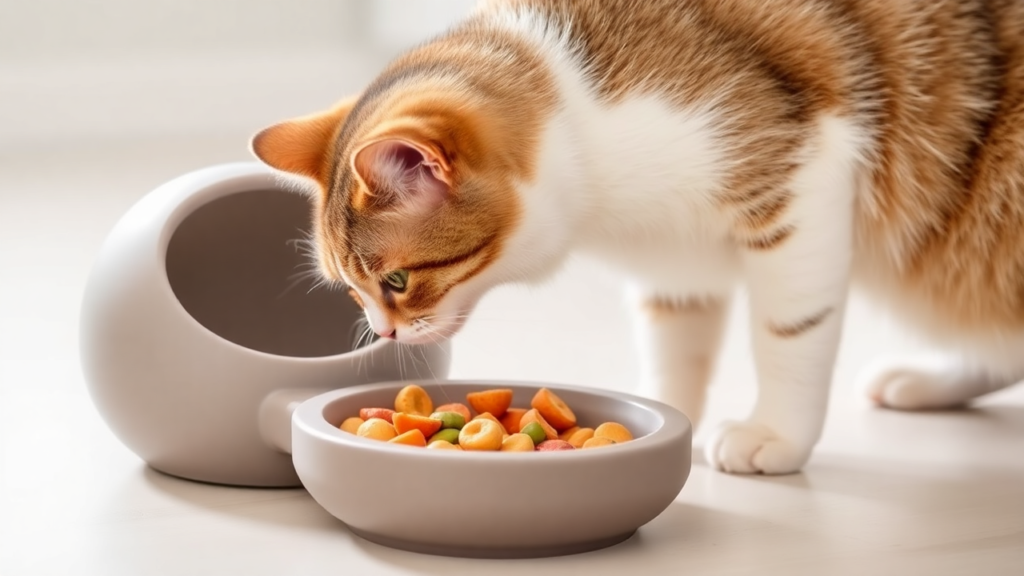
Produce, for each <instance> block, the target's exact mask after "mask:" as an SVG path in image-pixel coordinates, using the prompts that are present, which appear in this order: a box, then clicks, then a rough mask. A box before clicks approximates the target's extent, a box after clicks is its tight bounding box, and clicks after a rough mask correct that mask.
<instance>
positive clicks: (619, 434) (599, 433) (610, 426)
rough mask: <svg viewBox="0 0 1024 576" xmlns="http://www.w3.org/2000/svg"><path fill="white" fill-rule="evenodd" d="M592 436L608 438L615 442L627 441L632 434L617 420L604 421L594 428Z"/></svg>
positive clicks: (631, 437)
mask: <svg viewBox="0 0 1024 576" xmlns="http://www.w3.org/2000/svg"><path fill="white" fill-rule="evenodd" d="M594 438H608V439H609V440H614V441H615V442H618V443H622V442H629V441H630V440H632V439H633V435H632V434H630V432H629V430H628V429H627V428H626V427H625V426H623V425H622V424H619V423H618V422H605V423H604V424H601V425H600V426H598V427H597V428H596V429H595V430H594Z"/></svg>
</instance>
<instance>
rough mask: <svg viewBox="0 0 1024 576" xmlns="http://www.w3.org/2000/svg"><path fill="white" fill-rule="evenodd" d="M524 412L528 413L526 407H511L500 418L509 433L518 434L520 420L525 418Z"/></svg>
mask: <svg viewBox="0 0 1024 576" xmlns="http://www.w3.org/2000/svg"><path fill="white" fill-rule="evenodd" d="M523 414H526V409H525V408H509V409H508V410H506V411H505V415H504V416H502V417H501V418H499V419H498V420H500V421H501V425H502V426H504V427H505V430H508V433H509V434H516V433H517V432H519V421H520V420H522V419H523Z"/></svg>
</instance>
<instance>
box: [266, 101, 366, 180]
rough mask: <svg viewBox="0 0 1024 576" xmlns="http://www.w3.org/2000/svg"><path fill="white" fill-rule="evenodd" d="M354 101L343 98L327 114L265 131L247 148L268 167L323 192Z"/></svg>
mask: <svg viewBox="0 0 1024 576" xmlns="http://www.w3.org/2000/svg"><path fill="white" fill-rule="evenodd" d="M356 99H357V98H356V97H352V98H346V99H345V100H342V101H341V102H338V103H337V104H336V105H335V106H334V107H332V108H331V109H330V110H327V111H326V112H321V113H319V114H312V115H309V116H303V117H301V118H295V119H293V120H287V121H285V122H281V123H280V124H275V125H273V126H270V127H269V128H264V129H263V130H261V131H260V132H259V133H257V134H256V135H255V136H253V137H252V140H251V141H250V143H249V148H250V149H251V150H252V153H253V154H254V155H255V156H256V157H257V158H259V159H260V161H262V162H263V163H264V164H266V165H267V166H270V167H271V168H275V169H277V170H281V171H282V172H289V173H291V174H297V175H299V176H305V177H306V178H310V179H312V180H315V181H316V182H317V183H319V184H320V186H321V187H323V188H324V189H326V188H327V186H328V183H327V178H328V177H329V176H330V175H329V174H328V171H329V170H330V159H331V157H332V152H333V149H334V141H335V139H336V137H337V135H338V131H339V130H341V127H342V125H343V124H344V123H345V119H346V118H348V114H349V112H351V111H352V107H353V106H355V103H356Z"/></svg>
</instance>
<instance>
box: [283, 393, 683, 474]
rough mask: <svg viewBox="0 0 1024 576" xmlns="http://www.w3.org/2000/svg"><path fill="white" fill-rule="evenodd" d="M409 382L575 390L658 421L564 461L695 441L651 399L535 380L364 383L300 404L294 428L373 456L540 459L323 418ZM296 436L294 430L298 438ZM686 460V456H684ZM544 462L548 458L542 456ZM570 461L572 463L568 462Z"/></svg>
mask: <svg viewBox="0 0 1024 576" xmlns="http://www.w3.org/2000/svg"><path fill="white" fill-rule="evenodd" d="M408 384H423V385H450V386H458V387H464V388H468V387H470V386H473V387H512V386H514V387H526V388H535V389H539V388H542V387H544V388H550V389H551V390H552V391H554V392H555V393H559V392H560V391H571V392H575V393H582V394H589V395H594V396H601V397H604V398H607V399H610V400H613V401H616V402H620V403H623V404H629V405H633V406H636V407H639V408H641V409H643V410H645V411H647V412H649V413H653V414H655V415H656V416H657V417H658V418H659V419H660V422H659V425H658V426H657V428H656V429H655V430H654V431H653V432H651V433H650V434H646V435H644V436H640V437H638V438H636V439H634V440H631V441H629V442H627V443H624V444H622V445H618V446H614V447H611V449H609V450H566V451H557V452H558V454H559V455H560V456H562V457H563V458H566V457H567V458H604V459H607V458H613V457H615V456H627V455H629V454H632V453H634V452H636V451H650V450H658V449H660V448H665V447H666V445H668V444H673V443H675V442H677V441H679V438H680V437H683V436H685V435H686V434H687V433H688V432H689V433H690V434H691V438H692V424H691V423H690V420H689V418H687V417H686V415H685V414H683V413H682V412H680V411H679V410H677V409H675V408H673V407H671V406H669V405H668V404H665V403H663V402H659V401H657V400H652V399H649V398H643V397H640V396H636V395H634V394H629V393H626V392H619V391H614V390H606V389H602V388H593V387H588V386H581V385H573V384H559V383H554V382H543V381H532V380H490V379H465V378H458V379H440V380H433V381H426V380H390V381H386V382H375V383H372V384H362V385H359V386H352V387H348V388H341V389H338V390H331V391H329V392H325V393H323V394H319V395H317V396H314V397H313V398H310V399H308V400H306V401H305V402H303V403H302V404H301V405H299V406H298V407H297V408H296V410H295V411H294V412H293V413H292V427H293V429H298V430H301V431H302V433H304V434H306V435H308V436H311V437H312V438H314V439H316V440H319V441H322V442H327V443H329V444H335V445H338V446H343V447H345V448H346V449H352V450H358V451H361V452H372V453H375V454H379V455H382V457H402V458H408V457H409V456H412V457H414V458H451V459H454V461H456V462H467V463H472V462H488V465H493V463H494V462H510V463H513V464H517V465H519V464H522V463H523V462H524V460H527V459H528V461H536V460H534V459H535V458H537V457H538V456H537V454H538V453H537V452H519V453H508V452H498V451H475V452H472V453H470V454H466V453H465V452H461V451H459V452H456V451H447V450H430V451H425V450H424V449H423V448H421V447H418V446H403V445H392V444H388V443H386V442H381V441H379V440H372V439H369V438H362V437H359V436H356V435H354V434H350V433H347V432H343V431H341V430H340V429H339V428H337V427H335V426H333V425H331V424H330V423H329V422H328V421H327V419H326V418H325V417H324V416H323V412H324V410H325V409H326V408H327V406H328V405H330V404H332V403H334V402H337V401H339V400H342V399H344V398H349V397H352V396H358V395H360V394H366V393H370V392H374V391H377V390H379V389H381V388H391V387H401V386H405V385H408ZM295 436H296V434H295V433H294V432H293V438H294V437H295ZM681 456H682V454H681ZM539 457H541V458H545V457H546V456H543V455H541V456H539ZM569 461H571V460H569Z"/></svg>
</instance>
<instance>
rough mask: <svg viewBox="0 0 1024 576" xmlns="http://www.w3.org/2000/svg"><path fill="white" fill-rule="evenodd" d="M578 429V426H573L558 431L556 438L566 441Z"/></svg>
mask: <svg viewBox="0 0 1024 576" xmlns="http://www.w3.org/2000/svg"><path fill="white" fill-rule="evenodd" d="M579 429H580V427H579V426H573V427H572V428H569V429H568V430H564V431H562V432H559V433H558V439H559V440H565V441H568V440H569V438H572V435H573V434H575V433H576V432H577V431H579Z"/></svg>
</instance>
